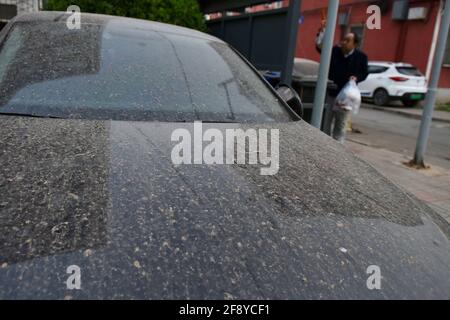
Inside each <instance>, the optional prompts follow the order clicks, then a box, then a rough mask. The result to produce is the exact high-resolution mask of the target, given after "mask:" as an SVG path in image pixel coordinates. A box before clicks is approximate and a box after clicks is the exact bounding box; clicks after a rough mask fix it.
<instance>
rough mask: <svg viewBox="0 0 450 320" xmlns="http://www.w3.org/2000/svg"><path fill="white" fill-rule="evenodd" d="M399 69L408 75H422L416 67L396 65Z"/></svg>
mask: <svg viewBox="0 0 450 320" xmlns="http://www.w3.org/2000/svg"><path fill="white" fill-rule="evenodd" d="M396 69H397V71H398V72H400V73H401V74H404V75H406V76H413V77H421V76H423V75H422V73H421V72H420V71H419V70H417V68H415V67H396Z"/></svg>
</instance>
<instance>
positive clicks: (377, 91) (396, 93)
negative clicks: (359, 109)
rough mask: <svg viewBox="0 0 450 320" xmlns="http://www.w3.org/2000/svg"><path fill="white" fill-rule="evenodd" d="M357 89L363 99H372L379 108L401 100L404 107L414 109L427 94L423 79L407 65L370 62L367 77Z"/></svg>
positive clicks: (412, 67)
mask: <svg viewBox="0 0 450 320" xmlns="http://www.w3.org/2000/svg"><path fill="white" fill-rule="evenodd" d="M358 87H359V89H360V90H361V96H362V97H363V98H368V99H372V100H373V102H374V103H375V104H376V105H379V106H383V105H387V104H389V102H390V101H393V100H401V101H402V102H403V104H404V105H405V106H407V107H414V106H416V105H417V104H418V103H419V102H420V101H422V100H424V99H425V94H426V93H427V81H426V79H425V77H424V76H423V75H422V74H421V73H420V71H419V70H417V68H416V67H414V66H413V65H411V64H407V63H393V62H378V61H371V62H369V76H368V77H367V79H366V80H365V81H363V82H361V83H360V84H359V85H358Z"/></svg>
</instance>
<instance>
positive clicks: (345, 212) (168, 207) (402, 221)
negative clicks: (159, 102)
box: [0, 116, 450, 299]
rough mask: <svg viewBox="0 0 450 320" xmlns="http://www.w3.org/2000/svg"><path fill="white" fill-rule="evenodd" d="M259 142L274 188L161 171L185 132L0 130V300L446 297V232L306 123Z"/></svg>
mask: <svg viewBox="0 0 450 320" xmlns="http://www.w3.org/2000/svg"><path fill="white" fill-rule="evenodd" d="M205 126H206V125H205ZM209 126H214V127H217V128H219V129H221V128H222V129H223V128H225V127H230V128H233V127H234V128H236V127H242V128H244V129H245V128H246V127H244V126H240V125H238V124H226V125H225V124H210V125H209ZM247 127H248V126H247ZM260 127H264V128H277V129H280V169H279V172H278V174H277V175H274V176H262V175H260V170H259V167H258V166H251V165H237V164H235V165H174V164H173V163H172V161H171V151H172V148H173V146H174V143H173V142H171V134H172V132H173V130H174V129H176V128H187V129H189V130H192V128H193V125H192V124H188V123H150V122H119V121H83V120H62V119H34V118H23V117H10V116H1V117H0V136H1V138H0V152H1V157H0V159H1V160H0V161H1V163H0V194H1V200H0V298H2V299H16V298H34V299H47V298H56V299H63V298H73V299H86V298H88V299H96V298H137V299H206V298H207V299H229V298H236V299H264V298H271V299H310V298H314V299H315V298H326V299H328V298H331V299H335V298H344V299H346V298H362V299H372V298H374V299H377V298H413V299H414V298H445V299H448V298H450V267H449V266H450V242H449V233H448V224H446V222H445V221H440V220H439V219H438V218H436V217H434V215H435V214H434V212H433V211H431V210H430V209H429V208H428V207H427V206H425V205H424V204H422V203H421V202H419V201H418V200H416V199H415V198H413V197H412V196H410V195H409V194H407V193H405V192H404V191H402V190H400V189H399V188H398V187H396V186H395V185H393V184H392V183H391V182H390V181H388V180H387V179H386V178H384V177H383V176H381V175H380V174H379V173H377V172H376V171H375V170H374V169H373V168H372V167H371V166H369V165H368V164H366V163H365V162H363V161H362V160H360V159H358V158H356V157H355V156H354V155H353V154H352V153H351V152H350V151H348V150H347V149H345V147H343V146H341V145H339V144H337V143H335V142H334V141H332V140H331V139H330V138H329V137H327V136H325V135H323V134H322V133H320V132H319V131H317V130H316V129H313V128H312V127H310V126H309V125H307V124H306V123H304V122H292V123H287V124H272V125H270V126H269V125H260ZM72 265H76V266H78V267H79V268H80V272H81V289H80V290H68V288H67V286H66V281H67V279H68V277H69V276H70V274H68V273H67V272H66V271H67V268H68V267H69V266H72ZM371 265H375V266H378V267H379V268H380V271H381V276H382V280H381V289H380V290H369V289H368V287H367V279H368V277H369V276H370V274H367V268H368V267H369V266H371Z"/></svg>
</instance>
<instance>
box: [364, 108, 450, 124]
mask: <svg viewBox="0 0 450 320" xmlns="http://www.w3.org/2000/svg"><path fill="white" fill-rule="evenodd" d="M361 107H362V108H368V109H374V110H381V111H385V112H391V113H397V114H401V115H403V116H406V117H410V118H414V119H422V113H423V110H422V109H413V108H406V107H396V106H390V107H379V106H376V105H373V104H368V103H363V104H362V105H361ZM433 121H440V122H446V123H450V112H446V111H434V112H433Z"/></svg>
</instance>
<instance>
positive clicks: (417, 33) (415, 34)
mask: <svg viewBox="0 0 450 320" xmlns="http://www.w3.org/2000/svg"><path fill="white" fill-rule="evenodd" d="M371 2H372V1H361V0H359V1H358V0H341V7H340V12H345V11H347V10H348V9H350V8H351V16H350V24H351V25H354V24H365V23H366V20H367V18H368V17H369V15H368V14H367V13H366V10H367V7H368V5H370V3H371ZM327 4H328V1H326V0H303V1H302V9H301V10H302V15H303V17H304V22H303V24H301V25H300V26H299V32H298V36H297V50H296V56H297V57H302V58H307V59H312V60H316V61H319V60H320V56H319V54H318V53H317V52H316V50H315V47H314V40H315V37H316V34H317V31H318V28H319V26H320V21H321V17H322V14H323V13H324V14H325V15H326V9H327V7H326V6H327ZM411 5H412V6H425V7H430V12H429V13H428V19H427V20H426V21H406V22H398V21H393V20H392V19H391V15H392V12H391V10H389V12H387V13H385V14H383V15H382V19H381V30H368V29H367V28H366V29H365V34H364V46H363V48H362V50H363V51H364V52H365V53H366V54H367V55H368V56H369V60H387V61H401V62H409V63H412V64H414V65H415V66H417V67H418V68H419V69H420V70H421V71H422V72H423V73H425V72H426V68H427V61H428V55H429V51H430V47H431V41H432V37H433V31H434V25H435V21H436V16H437V12H438V7H439V1H437V0H429V1H425V0H416V1H414V0H413V1H411ZM391 7H392V6H391ZM340 37H341V30H340V27H336V33H335V43H337V42H338V41H339V39H340ZM440 86H441V87H445V88H450V68H443V69H442V74H441V80H440Z"/></svg>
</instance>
